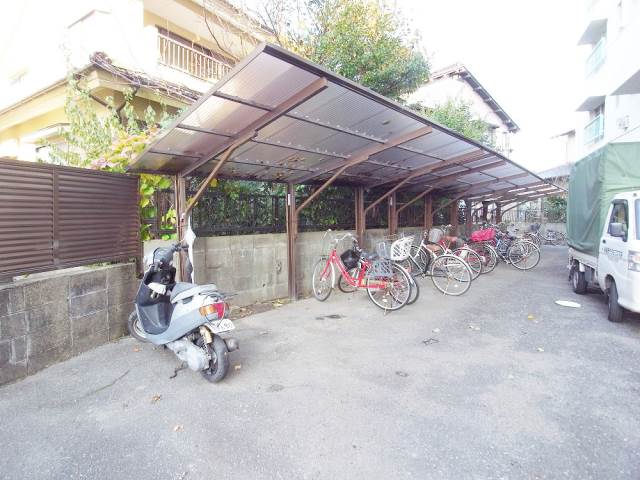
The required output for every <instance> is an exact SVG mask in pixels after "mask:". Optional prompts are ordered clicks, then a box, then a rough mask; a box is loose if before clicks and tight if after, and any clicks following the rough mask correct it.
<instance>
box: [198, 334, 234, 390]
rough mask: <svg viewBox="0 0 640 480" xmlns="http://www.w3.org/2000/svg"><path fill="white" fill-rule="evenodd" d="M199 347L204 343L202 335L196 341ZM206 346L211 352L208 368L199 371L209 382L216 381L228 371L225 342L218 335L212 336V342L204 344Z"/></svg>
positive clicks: (227, 353) (227, 355)
mask: <svg viewBox="0 0 640 480" xmlns="http://www.w3.org/2000/svg"><path fill="white" fill-rule="evenodd" d="M196 344H197V345H198V346H199V347H202V346H204V345H205V343H204V341H203V340H202V337H201V338H199V339H198V340H197V342H196ZM206 348H207V349H208V351H209V354H211V361H210V362H209V368H207V369H206V370H202V371H201V372H200V373H201V374H202V376H203V377H204V378H206V379H207V380H208V381H210V382H211V383H217V382H219V381H220V380H222V379H223V378H224V377H226V376H227V372H228V371H229V350H228V349H227V344H226V343H224V340H223V339H222V338H221V337H219V336H218V335H214V336H213V342H211V344H210V345H206Z"/></svg>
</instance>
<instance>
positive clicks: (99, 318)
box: [71, 310, 109, 345]
mask: <svg viewBox="0 0 640 480" xmlns="http://www.w3.org/2000/svg"><path fill="white" fill-rule="evenodd" d="M102 330H106V331H108V330H109V321H108V317H107V311H106V310H99V311H97V312H93V313H90V314H89V315H84V316H82V317H77V318H72V319H71V342H72V343H73V345H75V344H76V342H79V341H81V340H82V339H83V338H84V337H89V336H92V335H93V333H94V332H97V331H102Z"/></svg>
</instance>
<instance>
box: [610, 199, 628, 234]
mask: <svg viewBox="0 0 640 480" xmlns="http://www.w3.org/2000/svg"><path fill="white" fill-rule="evenodd" d="M612 223H621V224H622V231H623V232H625V233H626V232H627V231H628V230H629V214H628V207H627V201H626V200H619V201H616V202H615V203H614V204H613V210H611V218H610V219H609V227H608V228H607V232H608V233H609V234H611V224H612Z"/></svg>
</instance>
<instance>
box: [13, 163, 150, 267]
mask: <svg viewBox="0 0 640 480" xmlns="http://www.w3.org/2000/svg"><path fill="white" fill-rule="evenodd" d="M139 232H140V220H139V215H138V178H137V177H135V176H129V175H122V174H115V173H107V172H98V171H95V170H85V169H80V168H70V167H61V166H58V165H48V164H39V163H30V162H22V161H12V160H0V278H2V279H7V278H11V277H13V276H16V275H23V274H27V273H34V272H43V271H46V270H52V269H58V268H66V267H72V266H78V265H84V264H88V263H95V262H101V261H111V260H127V259H131V258H136V259H139V257H140V252H141V244H140V233H139Z"/></svg>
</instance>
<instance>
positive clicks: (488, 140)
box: [410, 98, 493, 147]
mask: <svg viewBox="0 0 640 480" xmlns="http://www.w3.org/2000/svg"><path fill="white" fill-rule="evenodd" d="M410 108H412V109H413V110H416V111H417V112H419V113H420V114H422V115H424V116H426V117H427V118H430V119H431V120H433V121H435V122H437V123H439V124H441V125H444V126H445V127H449V128H450V129H451V130H453V131H455V132H458V133H460V134H462V135H464V136H465V137H469V138H471V139H473V140H477V141H478V142H481V143H483V144H485V145H487V146H489V147H493V140H492V137H491V129H490V128H489V126H488V125H487V124H486V123H485V122H483V121H482V120H478V119H477V118H474V117H473V114H472V113H471V102H465V101H464V100H460V99H452V98H450V99H448V100H447V101H446V102H444V103H442V104H439V105H436V106H435V107H432V108H430V107H425V106H424V105H421V104H414V105H411V106H410Z"/></svg>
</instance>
